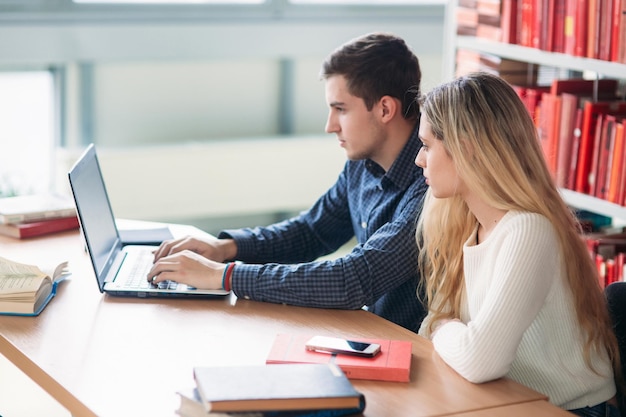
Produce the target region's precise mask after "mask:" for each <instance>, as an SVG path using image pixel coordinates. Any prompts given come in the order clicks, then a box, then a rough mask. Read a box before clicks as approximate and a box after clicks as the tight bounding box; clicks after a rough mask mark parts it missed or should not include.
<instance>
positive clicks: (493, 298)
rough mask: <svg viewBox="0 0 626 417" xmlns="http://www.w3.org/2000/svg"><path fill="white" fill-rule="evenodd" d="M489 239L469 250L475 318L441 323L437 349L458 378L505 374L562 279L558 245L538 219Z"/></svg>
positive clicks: (518, 221)
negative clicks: (554, 287)
mask: <svg viewBox="0 0 626 417" xmlns="http://www.w3.org/2000/svg"><path fill="white" fill-rule="evenodd" d="M500 226H503V227H498V228H497V229H494V231H493V232H492V235H491V236H490V237H489V239H488V240H487V241H485V242H483V243H482V244H481V245H477V246H467V247H465V248H464V255H465V259H464V271H465V279H466V282H465V285H466V295H467V303H468V306H469V315H470V320H469V321H467V323H463V322H457V321H451V322H447V323H445V324H443V325H441V326H440V327H439V328H438V329H437V331H436V332H435V334H434V335H433V338H432V340H433V344H434V347H435V350H436V351H437V352H438V353H439V355H440V356H441V357H442V358H443V360H444V361H445V362H446V363H448V365H450V366H451V367H452V368H453V369H455V370H456V371H457V372H458V373H459V374H461V375H462V376H463V377H465V378H466V379H468V380H469V381H472V382H476V383H480V382H486V381H490V380H493V379H496V378H499V377H502V376H504V375H505V374H506V373H507V372H508V371H509V369H510V367H511V364H512V362H513V360H514V359H515V356H516V352H517V349H518V346H519V344H520V342H521V340H522V337H523V335H524V333H525V331H526V330H527V329H528V327H529V326H530V325H531V324H532V322H533V321H534V320H536V319H537V317H538V315H539V314H540V312H541V309H542V306H543V305H544V303H545V301H546V298H547V296H548V294H549V292H550V289H551V287H552V285H553V283H554V282H555V280H557V279H561V267H562V266H561V263H562V262H561V256H560V255H559V250H558V247H559V244H558V241H557V238H556V235H555V232H554V229H553V227H552V225H551V224H550V223H549V222H548V220H547V219H546V218H545V217H543V216H539V215H533V214H523V215H518V216H515V217H514V218H513V219H510V220H509V221H508V222H507V223H506V224H502V225H500Z"/></svg>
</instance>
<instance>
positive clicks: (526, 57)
mask: <svg viewBox="0 0 626 417" xmlns="http://www.w3.org/2000/svg"><path fill="white" fill-rule="evenodd" d="M502 1H508V0H502ZM518 1H521V0H518ZM623 1H626V0H623ZM458 5H459V0H450V1H449V2H448V3H447V4H446V25H447V27H446V36H447V42H448V47H447V51H446V69H447V71H448V73H447V74H445V76H446V78H448V79H452V78H453V77H454V74H455V69H456V62H455V61H456V59H455V58H456V51H457V50H458V49H463V50H470V51H475V52H480V53H486V54H491V55H495V56H498V57H501V58H506V59H512V60H516V61H523V62H526V63H530V64H535V65H538V66H546V67H553V68H557V69H561V70H563V71H564V72H566V73H567V72H579V73H584V74H585V75H586V76H588V75H590V74H591V75H592V77H595V79H600V78H616V79H620V80H621V83H622V84H624V83H626V64H624V63H618V62H610V61H605V60H600V59H592V58H586V57H579V56H573V55H568V54H565V53H558V52H550V51H546V50H542V49H538V48H533V47H528V46H522V45H518V44H511V43H504V42H499V41H494V40H489V39H486V38H483V37H475V36H468V35H458V34H457V21H456V10H457V6H458ZM561 78H563V77H561ZM561 195H562V196H563V198H564V199H565V201H566V202H567V203H568V204H569V205H570V206H572V207H575V208H577V209H581V210H587V211H590V212H593V213H597V214H601V215H604V216H607V217H611V218H613V219H614V222H615V223H618V224H624V223H626V206H621V205H619V204H615V203H611V202H609V201H606V200H603V199H601V198H596V197H594V196H591V195H587V194H582V193H579V192H575V191H572V190H569V189H561Z"/></svg>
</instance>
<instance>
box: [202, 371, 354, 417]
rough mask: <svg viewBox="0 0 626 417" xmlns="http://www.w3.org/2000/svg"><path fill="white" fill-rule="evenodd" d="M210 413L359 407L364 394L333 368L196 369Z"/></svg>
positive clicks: (203, 397)
mask: <svg viewBox="0 0 626 417" xmlns="http://www.w3.org/2000/svg"><path fill="white" fill-rule="evenodd" d="M193 373H194V378H195V380H196V387H197V389H198V393H199V394H200V398H201V399H202V403H203V404H204V406H205V409H206V410H207V411H210V412H250V411H253V412H265V411H298V410H334V409H357V408H359V407H360V406H361V400H362V398H361V397H362V395H361V394H360V393H359V392H358V391H356V390H355V389H354V387H353V386H352V384H351V382H350V380H348V378H347V377H346V375H345V374H344V373H343V371H342V370H341V369H340V368H339V367H338V366H337V365H334V364H285V365H264V366H231V367H196V368H194V371H193Z"/></svg>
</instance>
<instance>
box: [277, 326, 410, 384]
mask: <svg viewBox="0 0 626 417" xmlns="http://www.w3.org/2000/svg"><path fill="white" fill-rule="evenodd" d="M312 336H313V335H310V334H285V333H281V334H278V335H276V339H275V340H274V345H273V346H272V349H271V350H270V353H269V354H268V356H267V359H266V361H265V362H266V363H267V364H276V363H329V362H334V363H335V364H336V365H337V366H339V367H340V368H341V370H342V371H343V372H344V373H345V374H346V376H347V377H348V378H349V379H370V380H378V381H396V382H409V381H410V372H411V349H412V343H411V342H410V341H406V340H388V339H364V338H350V339H351V340H358V341H362V342H367V343H378V344H380V353H379V354H378V355H376V356H374V357H373V358H362V357H357V356H349V355H331V354H328V353H322V352H315V351H309V350H306V348H305V344H306V342H307V341H308V340H309V339H310V338H311V337H312Z"/></svg>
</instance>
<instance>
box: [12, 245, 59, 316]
mask: <svg viewBox="0 0 626 417" xmlns="http://www.w3.org/2000/svg"><path fill="white" fill-rule="evenodd" d="M68 275H69V270H68V263H67V262H62V263H60V264H59V265H57V266H56V267H55V268H54V270H53V271H51V272H44V271H42V270H41V269H40V268H39V267H37V266H35V265H27V264H22V263H19V262H14V261H11V260H8V259H5V258H1V257H0V281H2V283H1V284H0V315H9V316H38V315H39V314H40V313H41V312H42V311H43V309H44V308H45V307H46V306H47V305H48V303H49V302H50V300H52V298H53V297H54V296H55V295H56V290H57V286H58V284H59V282H61V281H62V280H64V279H65V278H67V276H68Z"/></svg>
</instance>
